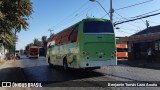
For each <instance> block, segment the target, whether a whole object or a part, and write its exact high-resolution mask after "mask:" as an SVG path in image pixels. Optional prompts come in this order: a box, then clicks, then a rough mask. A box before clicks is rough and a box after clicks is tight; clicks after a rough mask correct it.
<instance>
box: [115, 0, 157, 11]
mask: <svg viewBox="0 0 160 90" xmlns="http://www.w3.org/2000/svg"><path fill="white" fill-rule="evenodd" d="M151 1H154V0H148V1H144V2H141V3H137V4H133V5H129V6H126V7H122V8H118V9H115V10H121V9H126V8H130V7H134V6H137V5H141V4H145V3H148V2H151Z"/></svg>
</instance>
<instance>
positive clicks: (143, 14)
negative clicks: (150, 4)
mask: <svg viewBox="0 0 160 90" xmlns="http://www.w3.org/2000/svg"><path fill="white" fill-rule="evenodd" d="M157 11H160V9H157V10H153V11H150V12H147V13H144V14H141V15H138V16H135V17H130V18H138V17H142V16H144V15H147V14H151V13H153V12H157Z"/></svg>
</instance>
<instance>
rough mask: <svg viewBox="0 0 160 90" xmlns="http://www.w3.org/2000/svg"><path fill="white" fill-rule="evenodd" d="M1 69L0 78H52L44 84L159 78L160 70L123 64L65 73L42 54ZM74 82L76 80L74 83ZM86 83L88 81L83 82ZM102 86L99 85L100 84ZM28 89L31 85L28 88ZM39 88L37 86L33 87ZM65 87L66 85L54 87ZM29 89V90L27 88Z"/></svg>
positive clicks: (125, 88) (37, 79)
mask: <svg viewBox="0 0 160 90" xmlns="http://www.w3.org/2000/svg"><path fill="white" fill-rule="evenodd" d="M0 68H1V70H0V81H9V80H11V81H51V82H43V83H42V84H45V85H46V86H50V85H58V84H57V81H61V82H68V81H160V71H159V70H152V69H144V68H136V67H129V66H125V65H120V66H107V67H103V68H101V69H97V70H95V71H87V70H74V69H73V70H71V71H68V72H64V71H63V70H62V69H61V68H60V67H56V68H50V67H48V64H47V63H46V62H45V58H44V57H40V58H39V59H28V58H27V57H23V58H22V59H21V60H17V61H15V62H11V61H8V62H6V63H5V64H4V65H2V66H1V67H0ZM68 84H74V83H73V82H71V83H70V82H68V83H64V85H68ZM75 84H77V83H75ZM85 84H86V85H87V84H89V85H90V83H85ZM91 85H93V86H95V85H99V84H97V82H94V83H91ZM100 86H101V85H100ZM29 89H30V88H29ZM32 89H36V90H39V89H40V88H32ZM41 89H42V90H45V89H47V90H50V89H51V88H41ZM55 89H62V90H63V89H66V88H63V87H61V88H55ZM67 89H73V90H75V89H82V90H83V89H87V90H88V89H93V87H90V88H89V87H86V88H82V87H79V88H74V87H67ZM94 89H101V90H106V89H111V90H117V89H118V90H128V89H131V90H139V89H141V90H144V89H147V90H159V88H158V87H157V88H151V87H145V88H143V87H141V88H140V87H134V88H130V87H121V88H114V87H113V88H108V87H105V88H99V87H96V88H94ZM27 90H28V89H27Z"/></svg>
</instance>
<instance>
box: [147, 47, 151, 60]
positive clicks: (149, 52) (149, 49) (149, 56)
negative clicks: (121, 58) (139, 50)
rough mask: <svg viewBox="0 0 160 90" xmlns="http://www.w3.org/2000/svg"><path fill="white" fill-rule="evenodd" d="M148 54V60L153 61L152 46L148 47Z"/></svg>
mask: <svg viewBox="0 0 160 90" xmlns="http://www.w3.org/2000/svg"><path fill="white" fill-rule="evenodd" d="M147 55H148V57H147V61H148V62H151V59H152V49H151V48H148V50H147Z"/></svg>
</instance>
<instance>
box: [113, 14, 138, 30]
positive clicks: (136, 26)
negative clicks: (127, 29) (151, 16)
mask: <svg viewBox="0 0 160 90" xmlns="http://www.w3.org/2000/svg"><path fill="white" fill-rule="evenodd" d="M115 13H116V14H117V15H118V16H120V17H121V18H123V19H125V20H128V19H127V18H125V17H123V16H122V15H120V14H118V13H117V12H115ZM116 18H118V17H116ZM118 19H119V20H121V19H120V18H118ZM127 24H128V25H131V26H134V27H137V28H139V29H140V27H139V26H136V25H133V24H131V23H127Z"/></svg>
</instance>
